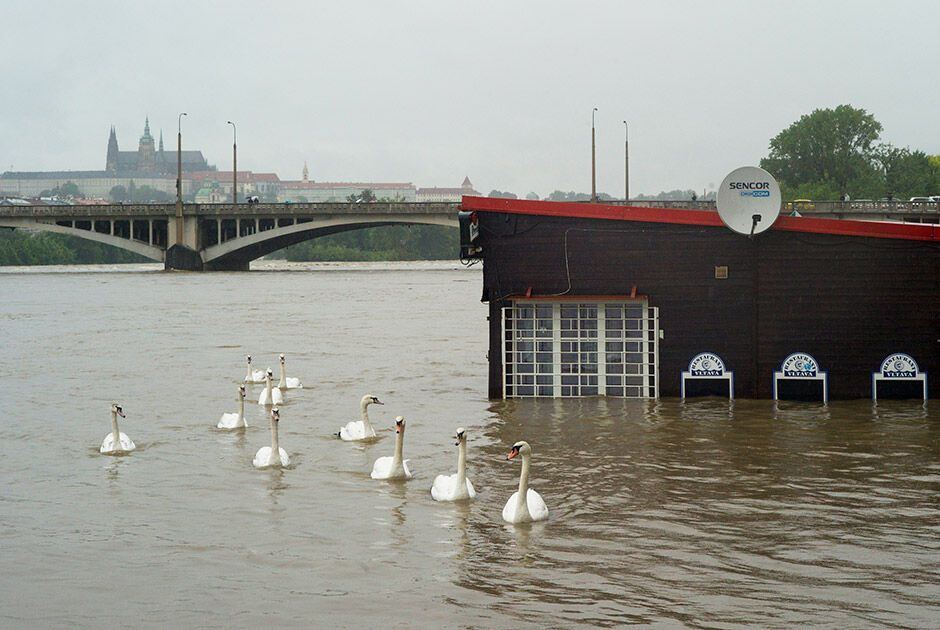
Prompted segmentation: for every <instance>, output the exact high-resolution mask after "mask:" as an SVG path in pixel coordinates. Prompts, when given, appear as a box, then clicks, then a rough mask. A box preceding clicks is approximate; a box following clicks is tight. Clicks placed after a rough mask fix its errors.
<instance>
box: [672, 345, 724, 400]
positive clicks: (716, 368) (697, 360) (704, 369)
mask: <svg viewBox="0 0 940 630" xmlns="http://www.w3.org/2000/svg"><path fill="white" fill-rule="evenodd" d="M689 379H692V380H698V379H706V380H726V381H728V398H731V399H734V372H733V371H731V370H726V369H725V362H724V361H722V360H721V357H719V356H718V355H717V354H715V353H713V352H700V353H699V354H697V355H695V356H694V357H692V360H691V361H689V369H688V370H685V371H683V372H682V383H681V386H680V388H681V390H682V391H681V396H682V398H685V382H686V381H687V380H689Z"/></svg>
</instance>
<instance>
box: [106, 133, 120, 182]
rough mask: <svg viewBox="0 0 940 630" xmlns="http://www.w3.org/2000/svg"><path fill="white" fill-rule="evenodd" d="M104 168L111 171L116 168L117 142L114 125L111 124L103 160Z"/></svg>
mask: <svg viewBox="0 0 940 630" xmlns="http://www.w3.org/2000/svg"><path fill="white" fill-rule="evenodd" d="M105 170H106V171H112V172H113V171H116V170H118V142H117V133H116V132H115V131H114V125H111V135H110V136H108V157H107V160H106V161H105Z"/></svg>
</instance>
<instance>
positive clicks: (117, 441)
mask: <svg viewBox="0 0 940 630" xmlns="http://www.w3.org/2000/svg"><path fill="white" fill-rule="evenodd" d="M111 434H112V435H113V436H114V448H120V447H121V430H120V429H118V423H117V412H116V411H114V410H113V409H112V410H111Z"/></svg>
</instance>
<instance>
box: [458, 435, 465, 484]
mask: <svg viewBox="0 0 940 630" xmlns="http://www.w3.org/2000/svg"><path fill="white" fill-rule="evenodd" d="M466 485H467V443H466V442H463V441H461V442H460V446H458V447H457V491H458V492H461V491H462V490H463V488H464V487H465V486H466Z"/></svg>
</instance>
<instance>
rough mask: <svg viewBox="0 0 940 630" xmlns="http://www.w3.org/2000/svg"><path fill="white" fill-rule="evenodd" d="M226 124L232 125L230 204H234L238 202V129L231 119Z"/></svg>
mask: <svg viewBox="0 0 940 630" xmlns="http://www.w3.org/2000/svg"><path fill="white" fill-rule="evenodd" d="M228 124H230V125H231V126H232V205H235V204H237V203H238V130H237V129H236V128H235V123H233V122H232V121H231V120H229V121H228Z"/></svg>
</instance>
